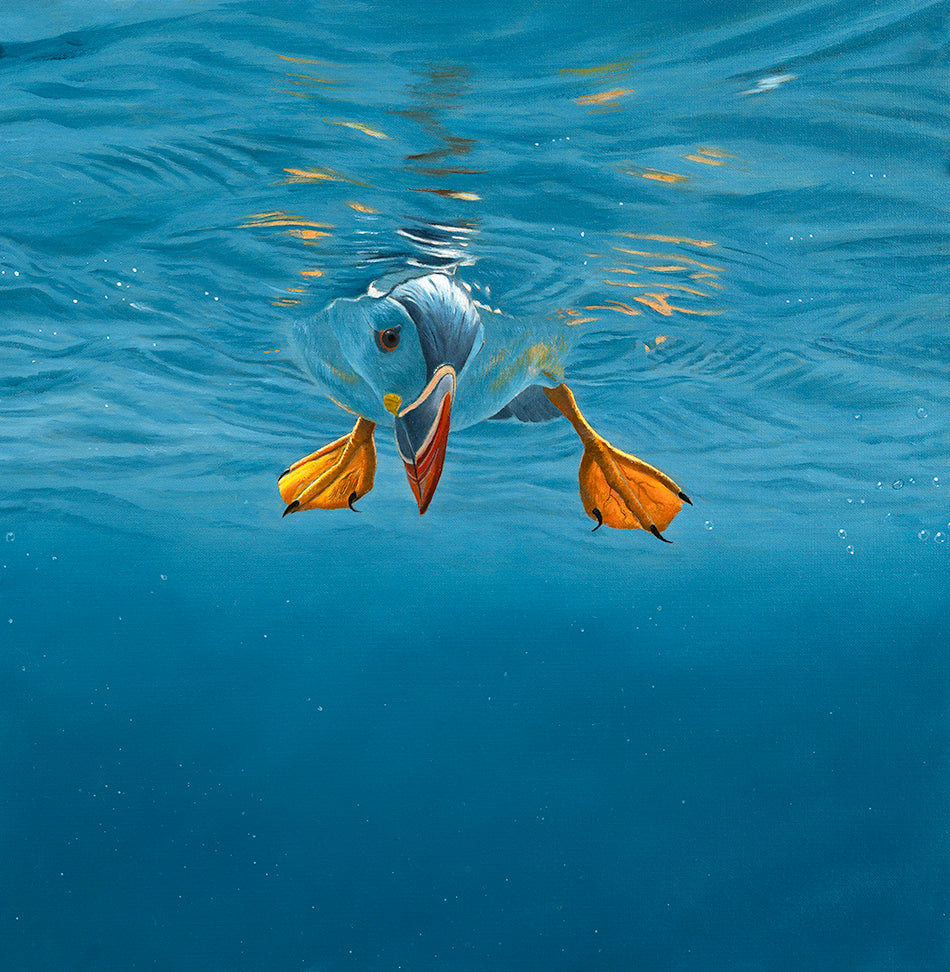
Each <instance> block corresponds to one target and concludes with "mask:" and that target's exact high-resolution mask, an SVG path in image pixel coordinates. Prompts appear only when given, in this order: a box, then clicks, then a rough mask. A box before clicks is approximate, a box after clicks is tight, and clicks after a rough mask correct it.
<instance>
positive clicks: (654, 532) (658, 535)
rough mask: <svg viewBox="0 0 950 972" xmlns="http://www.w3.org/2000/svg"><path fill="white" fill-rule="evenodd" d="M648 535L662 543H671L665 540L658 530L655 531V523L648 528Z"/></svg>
mask: <svg viewBox="0 0 950 972" xmlns="http://www.w3.org/2000/svg"><path fill="white" fill-rule="evenodd" d="M650 533H652V534H653V536H655V537H656V538H657V540H662V541H663V542H664V543H672V542H673V541H672V540H667V539H666V537H664V536H663V534H662V533H660V531H659V530H657V528H656V524H655V523H654V524H653V526H651V527H650Z"/></svg>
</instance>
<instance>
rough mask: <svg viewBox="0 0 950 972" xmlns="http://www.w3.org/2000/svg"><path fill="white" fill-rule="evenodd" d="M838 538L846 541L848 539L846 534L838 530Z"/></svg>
mask: <svg viewBox="0 0 950 972" xmlns="http://www.w3.org/2000/svg"><path fill="white" fill-rule="evenodd" d="M838 536H839V537H841V539H842V540H847V539H848V534H847V533H846V532H845V531H844V530H839V531H838Z"/></svg>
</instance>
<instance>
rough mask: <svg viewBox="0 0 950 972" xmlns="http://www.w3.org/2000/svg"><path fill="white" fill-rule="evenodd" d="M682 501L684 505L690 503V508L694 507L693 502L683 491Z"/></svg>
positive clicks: (681, 494) (681, 493) (681, 492)
mask: <svg viewBox="0 0 950 972" xmlns="http://www.w3.org/2000/svg"><path fill="white" fill-rule="evenodd" d="M680 499H681V500H682V501H683V502H684V503H689V505H690V506H692V505H693V501H692V500H691V499H690V498H689V497H688V496H687V495H686V494H685V493H684V492H683V491H682V490H681V491H680Z"/></svg>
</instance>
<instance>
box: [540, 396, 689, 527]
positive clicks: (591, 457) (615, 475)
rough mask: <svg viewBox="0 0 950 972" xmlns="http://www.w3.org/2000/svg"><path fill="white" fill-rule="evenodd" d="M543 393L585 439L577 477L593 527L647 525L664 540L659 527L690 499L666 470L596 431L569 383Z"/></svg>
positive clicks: (664, 525) (665, 524) (581, 437)
mask: <svg viewBox="0 0 950 972" xmlns="http://www.w3.org/2000/svg"><path fill="white" fill-rule="evenodd" d="M544 394H545V395H547V397H548V398H549V399H550V401H551V404H552V405H554V406H555V408H557V409H558V411H560V412H561V413H562V414H563V415H564V417H565V418H566V419H567V420H568V422H570V423H571V425H573V426H574V430H575V431H576V432H577V434H578V435H579V436H580V439H581V442H582V443H583V444H584V456H583V458H582V459H581V469H580V474H579V477H578V478H579V480H580V487H581V500H582V502H583V503H584V509H585V510H586V511H587V515H588V516H589V517H590V518H591V519H593V520H596V521H597V527H599V526H601V525H602V524H604V523H606V524H607V526H611V527H616V528H617V529H621V530H635V529H641V530H649V531H650V533H652V534H653V535H654V536H655V537H658V538H659V539H660V540H666V538H665V537H664V536H663V534H662V533H661V532H660V531H662V530H665V529H666V528H667V526H669V524H670V523H671V522H672V520H673V517H674V516H676V514H677V513H679V511H680V509H681V507H682V506H683V503H684V502H685V503H690V504H691V505H692V501H691V500H690V498H689V497H688V496H687V495H686V494H685V493H684V492H683V491H682V490H681V489H680V488H679V486H677V485H676V483H674V482H673V480H672V479H670V477H669V476H667V475H666V474H665V473H662V472H660V470H659V469H654V467H653V466H651V465H649V464H648V463H645V462H644V461H643V460H642V459H638V458H637V457H636V456H631V455H628V454H627V453H626V452H621V451H620V450H619V449H615V448H614V447H613V446H612V445H611V444H610V443H609V442H608V441H607V440H606V439H604V438H603V437H602V436H600V435H598V434H597V433H596V432H595V431H594V430H593V429H592V428H591V426H590V424H589V423H588V421H587V419H585V418H584V416H583V415H582V414H581V410H580V409H579V408H578V407H577V402H576V401H574V395H573V393H572V392H571V390H570V388H568V387H567V385H558V386H557V387H556V388H545V389H544ZM597 527H594V529H595V530H596V529H597ZM666 542H669V541H666Z"/></svg>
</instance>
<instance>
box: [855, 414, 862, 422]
mask: <svg viewBox="0 0 950 972" xmlns="http://www.w3.org/2000/svg"><path fill="white" fill-rule="evenodd" d="M854 420H855V422H860V421H861V413H860V412H855V413H854Z"/></svg>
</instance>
